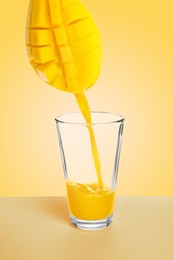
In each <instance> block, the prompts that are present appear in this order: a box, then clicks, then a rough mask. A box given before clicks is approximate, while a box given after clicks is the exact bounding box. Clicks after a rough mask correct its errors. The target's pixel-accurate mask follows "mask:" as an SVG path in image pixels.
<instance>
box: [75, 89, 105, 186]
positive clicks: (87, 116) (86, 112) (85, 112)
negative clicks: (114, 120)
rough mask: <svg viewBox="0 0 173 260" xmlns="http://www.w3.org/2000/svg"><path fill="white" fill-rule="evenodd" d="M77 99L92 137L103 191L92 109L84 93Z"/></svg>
mask: <svg viewBox="0 0 173 260" xmlns="http://www.w3.org/2000/svg"><path fill="white" fill-rule="evenodd" d="M75 97H76V100H77V103H78V105H79V108H80V110H81V112H82V114H83V117H84V118H85V120H86V123H87V124H88V126H87V128H88V131H89V135H90V142H91V149H92V155H93V160H94V164H95V169H96V173H97V180H98V186H99V188H100V189H102V188H103V180H102V176H101V163H100V159H99V153H98V149H97V144H96V140H95V136H94V131H93V128H92V126H91V123H92V120H91V112H90V108H89V105H88V101H87V99H86V97H85V95H84V93H79V94H75Z"/></svg>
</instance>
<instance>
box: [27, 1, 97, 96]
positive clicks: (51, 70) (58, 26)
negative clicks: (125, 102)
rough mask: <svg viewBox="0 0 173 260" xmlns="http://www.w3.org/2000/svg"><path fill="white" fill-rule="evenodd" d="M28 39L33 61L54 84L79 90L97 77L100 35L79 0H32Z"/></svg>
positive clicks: (45, 77)
mask: <svg viewBox="0 0 173 260" xmlns="http://www.w3.org/2000/svg"><path fill="white" fill-rule="evenodd" d="M25 39H26V40H25V41H26V46H27V53H28V56H29V59H30V63H31V65H32V66H33V68H34V69H35V70H36V72H37V73H38V75H39V76H40V77H41V78H42V79H43V80H44V81H45V82H46V83H48V84H50V85H51V86H53V87H55V88H58V89H61V90H64V91H69V92H72V93H79V92H83V91H85V90H86V89H88V88H89V87H91V85H92V84H94V82H95V81H96V80H97V78H98V75H99V73H100V67H101V58H102V57H101V51H102V48H101V41H100V36H99V32H98V29H97V27H96V25H95V23H94V21H93V19H92V17H91V15H90V13H89V12H88V10H87V9H86V8H85V6H84V5H83V4H82V3H81V1H80V0H31V1H30V5H29V9H28V18H27V23H26V37H25Z"/></svg>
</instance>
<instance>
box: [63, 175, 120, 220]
mask: <svg viewBox="0 0 173 260" xmlns="http://www.w3.org/2000/svg"><path fill="white" fill-rule="evenodd" d="M66 187H67V195H68V206H69V210H70V213H71V215H72V216H74V217H76V218H78V219H81V220H99V219H104V218H107V217H108V216H110V215H111V214H112V213H113V208H114V199H115V191H111V190H110V188H109V187H108V186H106V185H104V186H103V187H102V188H100V187H99V186H98V184H97V183H89V184H81V183H77V182H76V183H75V182H73V181H71V180H69V179H68V180H66Z"/></svg>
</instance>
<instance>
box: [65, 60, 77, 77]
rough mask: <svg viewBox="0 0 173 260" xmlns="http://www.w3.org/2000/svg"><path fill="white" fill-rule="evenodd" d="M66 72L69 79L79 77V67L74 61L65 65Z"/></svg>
mask: <svg viewBox="0 0 173 260" xmlns="http://www.w3.org/2000/svg"><path fill="white" fill-rule="evenodd" d="M64 72H65V76H66V77H67V78H72V77H75V76H77V75H78V70H77V67H76V65H75V63H74V62H73V61H72V62H68V63H64Z"/></svg>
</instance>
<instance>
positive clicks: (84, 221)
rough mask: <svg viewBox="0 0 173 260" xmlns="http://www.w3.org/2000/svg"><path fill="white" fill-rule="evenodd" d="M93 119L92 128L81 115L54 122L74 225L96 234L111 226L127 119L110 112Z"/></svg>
mask: <svg viewBox="0 0 173 260" xmlns="http://www.w3.org/2000/svg"><path fill="white" fill-rule="evenodd" d="M91 116H92V124H90V125H89V124H86V123H85V120H84V118H83V116H82V114H81V113H71V114H66V115H64V116H60V117H57V118H56V119H55V120H56V126H57V132H58V140H59V147H60V152H61V159H62V164H63V170H64V176H65V180H66V187H67V199H68V207H69V213H70V219H71V222H72V224H73V225H75V226H76V227H77V228H79V229H87V230H96V229H101V228H104V227H107V226H108V225H109V224H110V223H111V222H112V218H113V211H114V200H115V191H116V183H117V175H118V166H119V158H120V150H121V142H122V134H123V126H124V118H123V117H122V116H120V115H116V114H111V113H108V112H91ZM91 135H92V140H91ZM93 139H94V140H95V147H93V146H92V145H93V143H92V142H91V141H93ZM93 149H94V150H93ZM95 150H97V155H98V158H97V159H98V160H99V162H100V167H101V168H100V175H101V179H102V184H99V182H98V175H99V173H98V167H96V164H95V160H96V151H95ZM93 151H94V154H95V160H94V158H93ZM98 160H97V161H98Z"/></svg>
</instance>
